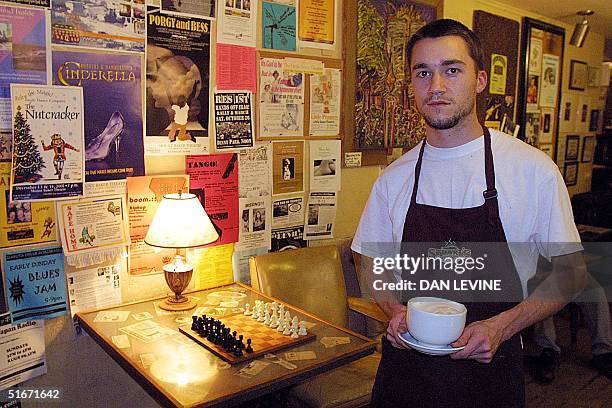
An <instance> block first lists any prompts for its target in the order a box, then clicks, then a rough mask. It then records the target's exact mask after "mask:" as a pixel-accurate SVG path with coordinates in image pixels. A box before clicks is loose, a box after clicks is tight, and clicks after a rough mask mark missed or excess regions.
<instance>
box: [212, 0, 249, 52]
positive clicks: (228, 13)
mask: <svg viewBox="0 0 612 408" xmlns="http://www.w3.org/2000/svg"><path fill="white" fill-rule="evenodd" d="M256 39H257V0H242V1H234V0H225V1H223V0H221V2H220V5H219V15H218V16H217V41H218V42H220V43H225V44H234V45H241V46H244V47H255V46H256V45H257V43H256Z"/></svg>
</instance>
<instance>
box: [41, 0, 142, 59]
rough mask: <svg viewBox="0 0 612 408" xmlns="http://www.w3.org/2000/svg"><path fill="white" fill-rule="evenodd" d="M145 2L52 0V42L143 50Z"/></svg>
mask: <svg viewBox="0 0 612 408" xmlns="http://www.w3.org/2000/svg"><path fill="white" fill-rule="evenodd" d="M144 13H145V5H144V1H143V2H142V3H139V2H138V1H133V2H129V1H127V2H126V1H120V0H106V1H99V0H80V1H77V0H53V4H52V8H51V39H52V41H53V44H61V45H78V46H81V47H90V48H105V49H113V50H123V51H141V52H142V51H144V35H145V21H144V17H145V16H144Z"/></svg>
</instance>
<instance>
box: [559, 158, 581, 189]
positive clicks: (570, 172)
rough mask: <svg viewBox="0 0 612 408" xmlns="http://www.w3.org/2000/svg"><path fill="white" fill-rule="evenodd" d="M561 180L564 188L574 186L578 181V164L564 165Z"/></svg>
mask: <svg viewBox="0 0 612 408" xmlns="http://www.w3.org/2000/svg"><path fill="white" fill-rule="evenodd" d="M563 180H565V185H566V186H575V185H576V182H577V181H578V162H572V163H565V166H564V168H563Z"/></svg>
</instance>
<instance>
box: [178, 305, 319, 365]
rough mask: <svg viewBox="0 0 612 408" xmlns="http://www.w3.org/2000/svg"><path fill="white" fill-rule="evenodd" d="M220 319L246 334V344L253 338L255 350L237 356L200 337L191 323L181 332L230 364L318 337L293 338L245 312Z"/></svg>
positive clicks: (312, 335) (233, 328)
mask: <svg viewBox="0 0 612 408" xmlns="http://www.w3.org/2000/svg"><path fill="white" fill-rule="evenodd" d="M218 320H220V321H221V322H222V323H223V324H225V327H230V328H231V330H232V331H234V330H236V332H237V333H238V336H239V335H241V334H242V335H243V336H244V344H245V345H246V340H247V339H251V342H252V343H251V346H252V348H253V352H252V353H247V352H244V355H243V356H242V357H236V356H235V355H233V354H231V353H228V352H226V351H225V350H224V349H223V347H221V346H219V345H216V344H215V343H213V342H211V341H208V340H207V339H206V338H205V337H200V336H199V335H198V333H197V332H195V331H193V330H191V326H190V325H188V326H181V327H179V330H180V332H181V333H183V334H185V335H187V336H188V337H190V338H191V339H192V340H193V341H195V342H196V343H198V344H199V345H201V346H203V347H205V348H206V349H208V350H209V351H211V352H212V353H213V354H215V355H216V356H217V357H220V358H221V359H223V360H224V361H227V362H228V363H230V364H238V363H242V362H245V361H249V360H252V359H254V358H257V357H260V356H263V355H265V354H267V353H274V352H275V351H278V350H282V349H284V348H287V347H293V346H296V345H298V344H302V343H306V342H309V341H312V340H314V339H315V338H316V337H317V336H316V335H314V334H311V333H308V334H307V335H306V336H300V337H298V338H297V339H292V338H291V336H285V335H283V334H282V333H281V332H278V331H276V329H272V328H270V327H268V326H267V325H265V324H263V323H261V322H258V321H257V320H255V319H253V318H252V317H251V316H245V315H243V314H235V315H232V316H224V317H219V318H218Z"/></svg>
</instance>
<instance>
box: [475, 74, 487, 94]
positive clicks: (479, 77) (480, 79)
mask: <svg viewBox="0 0 612 408" xmlns="http://www.w3.org/2000/svg"><path fill="white" fill-rule="evenodd" d="M487 79H488V78H487V73H486V71H478V74H476V93H481V92H482V91H484V90H485V88H486V87H487Z"/></svg>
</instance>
